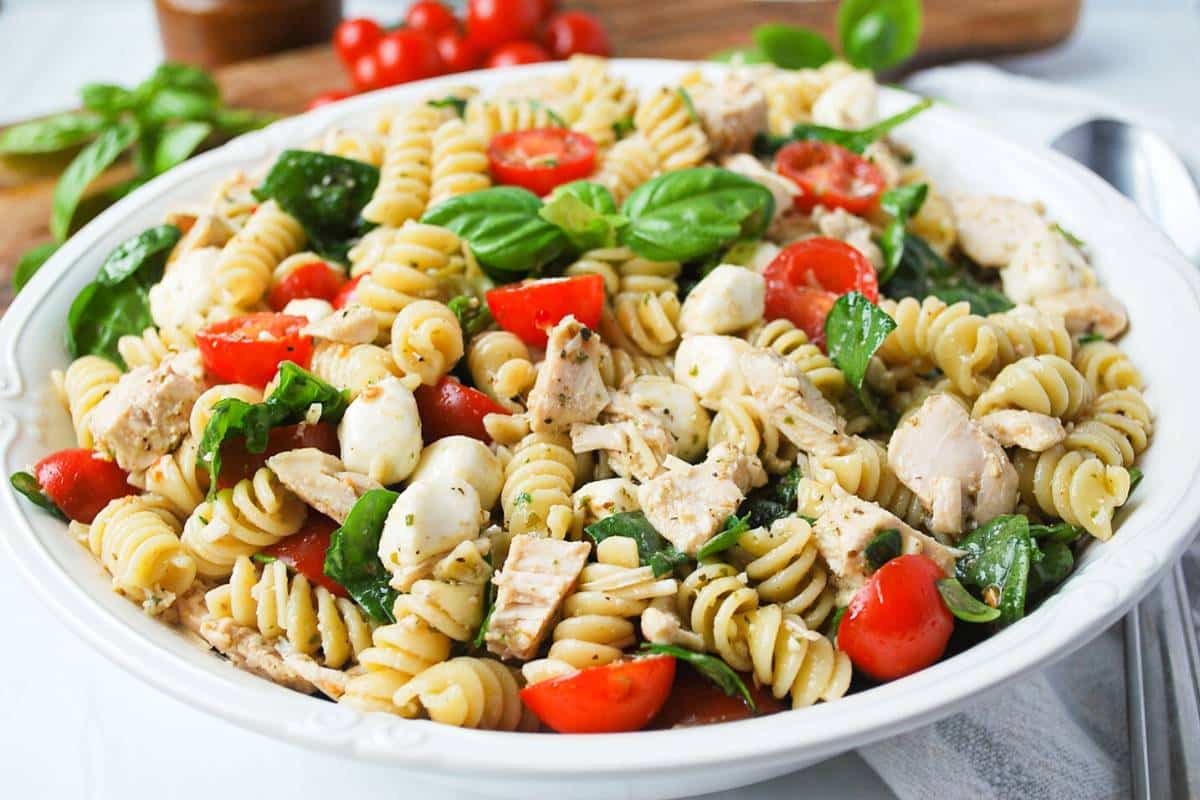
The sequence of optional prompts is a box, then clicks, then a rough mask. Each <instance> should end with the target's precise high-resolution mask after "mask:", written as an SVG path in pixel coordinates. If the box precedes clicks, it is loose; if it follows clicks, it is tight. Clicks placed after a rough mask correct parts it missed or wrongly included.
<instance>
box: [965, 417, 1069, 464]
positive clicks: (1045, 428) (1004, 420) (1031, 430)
mask: <svg viewBox="0 0 1200 800" xmlns="http://www.w3.org/2000/svg"><path fill="white" fill-rule="evenodd" d="M979 427H981V428H983V431H984V433H986V434H987V435H988V436H991V437H992V438H993V439H995V440H996V441H997V442H999V443H1000V444H1001V445H1003V446H1005V447H1021V448H1024V449H1025V450H1030V451H1032V452H1034V453H1041V452H1043V451H1044V450H1049V449H1050V448H1051V447H1054V445H1056V444H1058V443H1059V442H1061V441H1062V440H1063V439H1066V438H1067V429H1066V428H1064V427H1063V424H1062V422H1061V421H1060V420H1059V419H1057V418H1056V417H1051V416H1049V415H1047V414H1038V413H1037V412H1034V411H1025V410H1023V409H1015V408H1014V409H1005V410H1003V411H993V412H992V413H990V414H987V415H985V416H984V417H983V418H982V419H980V420H979Z"/></svg>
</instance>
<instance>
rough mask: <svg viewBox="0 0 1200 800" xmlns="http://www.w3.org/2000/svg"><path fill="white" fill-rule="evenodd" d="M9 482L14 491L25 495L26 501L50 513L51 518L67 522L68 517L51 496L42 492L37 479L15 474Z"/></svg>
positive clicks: (21, 473)
mask: <svg viewBox="0 0 1200 800" xmlns="http://www.w3.org/2000/svg"><path fill="white" fill-rule="evenodd" d="M8 482H9V483H11V484H12V487H13V488H14V489H16V490H17V491H18V492H20V493H21V494H23V495H25V499H26V500H28V501H29V502H31V503H33V504H34V505H35V506H37V507H38V508H41V509H44V510H46V511H48V512H49V513H50V514H51V516H54V517H57V518H58V519H61V520H62V521H63V522H66V521H67V515H66V514H64V513H63V512H62V509H61V508H59V507H58V506H57V505H55V503H54V501H53V500H51V499H50V495H48V494H46V493H45V492H43V491H42V485H41V484H40V483H38V481H37V478H35V477H33V476H32V475H30V474H29V473H28V472H14V473H13V474H12V475H10V476H9V478H8Z"/></svg>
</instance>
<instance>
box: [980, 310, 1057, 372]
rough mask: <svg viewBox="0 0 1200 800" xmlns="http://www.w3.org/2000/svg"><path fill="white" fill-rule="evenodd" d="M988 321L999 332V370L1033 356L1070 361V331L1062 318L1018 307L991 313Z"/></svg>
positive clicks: (997, 352) (997, 355)
mask: <svg viewBox="0 0 1200 800" xmlns="http://www.w3.org/2000/svg"><path fill="white" fill-rule="evenodd" d="M987 321H988V322H989V323H990V324H991V326H992V330H994V331H995V332H996V344H997V351H996V362H995V368H996V369H1000V368H1003V367H1005V366H1007V365H1009V364H1012V363H1014V362H1016V361H1018V360H1020V359H1022V358H1029V357H1031V356H1044V355H1052V356H1058V357H1059V358H1063V359H1066V360H1067V361H1070V360H1071V350H1072V344H1071V334H1070V333H1068V332H1067V329H1066V326H1064V325H1063V323H1062V320H1060V319H1057V318H1053V317H1049V316H1046V315H1045V314H1042V313H1040V312H1037V311H1034V310H1033V309H1031V308H1029V307H1028V306H1019V307H1017V308H1014V309H1011V310H1009V311H1004V312H1001V313H999V314H989V315H988V317H987Z"/></svg>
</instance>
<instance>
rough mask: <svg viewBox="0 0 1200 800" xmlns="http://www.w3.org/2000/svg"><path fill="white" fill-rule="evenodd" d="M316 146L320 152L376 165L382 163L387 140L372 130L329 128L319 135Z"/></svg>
mask: <svg viewBox="0 0 1200 800" xmlns="http://www.w3.org/2000/svg"><path fill="white" fill-rule="evenodd" d="M318 146H319V148H320V150H321V152H322V153H328V154H330V155H333V156H340V157H342V158H349V159H353V160H354V161H361V162H363V163H364V164H370V165H371V166H373V167H378V166H381V165H382V164H383V156H384V152H385V150H386V149H387V147H386V146H387V142H386V140H384V138H383V136H381V135H380V134H379V133H377V132H375V131H372V130H360V129H356V128H330V129H329V130H328V131H326V132H325V135H324V136H322V137H321V141H320V143H319V145H318Z"/></svg>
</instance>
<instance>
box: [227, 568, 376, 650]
mask: <svg viewBox="0 0 1200 800" xmlns="http://www.w3.org/2000/svg"><path fill="white" fill-rule="evenodd" d="M204 599H205V603H206V604H207V606H208V613H209V615H210V616H212V617H215V618H218V619H222V618H229V619H232V620H233V621H234V622H236V623H238V624H239V625H244V626H246V627H250V628H254V629H256V630H257V631H258V632H259V633H261V634H262V635H263V637H264V638H266V639H269V640H273V639H286V641H287V643H288V645H289V646H290V648H291V649H292V650H294V651H295V652H297V653H303V654H304V655H308V656H312V655H316V654H317V653H318V652H319V653H320V663H321V664H323V665H324V666H326V667H330V668H332V669H339V668H341V667H344V666H346V665H347V664H352V663H354V660H355V659H356V658H357V656H358V654H359V653H361V652H362V651H363V650H366V649H367V648H368V647H370V646H371V623H370V622H369V621H368V619H367V618H366V617H364V616H363V614H362V612H361V611H359V609H358V606H356V605H355V604H354V602H353V601H351V600H348V599H346V598H343V597H335V596H334V595H333V594H332V593H331V592H330V591H329V590H328V589H326V588H325V587H324V586H313V585H312V584H310V583H309V581H308V578H306V577H304V576H303V575H300V574H296V575H294V576H290V577H289V575H288V568H287V566H286V565H285V564H284V563H283V562H282V561H272V562H271V563H270V564H264V565H263V568H262V572H261V574H260V573H259V571H258V570H257V569H256V568H255V566H254V563H253V562H252V561H251V560H250V557H249V556H238V558H237V560H236V561H235V562H234V565H233V572H232V573H231V574H230V576H229V581H228V582H227V583H224V584H222V585H220V586H218V587H216V588H215V589H211V590H210V591H209V592H208V593H207V594H206V595H205V598H204Z"/></svg>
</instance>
